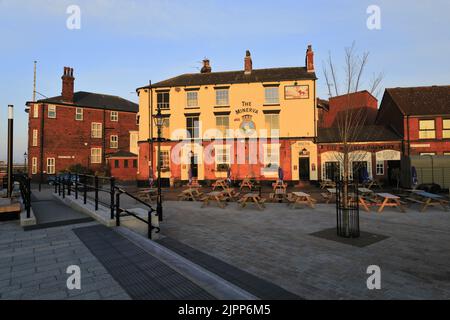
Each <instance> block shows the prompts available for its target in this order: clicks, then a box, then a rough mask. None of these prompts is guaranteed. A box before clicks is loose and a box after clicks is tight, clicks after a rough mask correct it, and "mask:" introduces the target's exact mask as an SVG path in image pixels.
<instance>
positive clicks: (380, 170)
mask: <svg viewBox="0 0 450 320" xmlns="http://www.w3.org/2000/svg"><path fill="white" fill-rule="evenodd" d="M375 174H376V175H377V176H384V161H377V162H376V163H375Z"/></svg>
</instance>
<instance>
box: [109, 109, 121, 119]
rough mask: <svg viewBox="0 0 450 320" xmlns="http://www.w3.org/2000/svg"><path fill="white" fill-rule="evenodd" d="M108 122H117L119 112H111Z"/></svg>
mask: <svg viewBox="0 0 450 320" xmlns="http://www.w3.org/2000/svg"><path fill="white" fill-rule="evenodd" d="M109 120H110V121H111V122H119V111H111V112H110V114H109Z"/></svg>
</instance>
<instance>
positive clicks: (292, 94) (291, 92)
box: [284, 85, 309, 100]
mask: <svg viewBox="0 0 450 320" xmlns="http://www.w3.org/2000/svg"><path fill="white" fill-rule="evenodd" d="M284 98H285V99H286V100H291V99H308V98H309V86H308V85H299V86H285V87H284Z"/></svg>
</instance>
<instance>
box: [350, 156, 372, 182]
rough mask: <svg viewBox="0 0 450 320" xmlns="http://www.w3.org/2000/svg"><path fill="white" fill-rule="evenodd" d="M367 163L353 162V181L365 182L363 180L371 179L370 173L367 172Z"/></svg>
mask: <svg viewBox="0 0 450 320" xmlns="http://www.w3.org/2000/svg"><path fill="white" fill-rule="evenodd" d="M367 167H368V166H367V161H353V162H352V174H353V180H358V181H359V182H363V180H365V179H367V178H369V171H367Z"/></svg>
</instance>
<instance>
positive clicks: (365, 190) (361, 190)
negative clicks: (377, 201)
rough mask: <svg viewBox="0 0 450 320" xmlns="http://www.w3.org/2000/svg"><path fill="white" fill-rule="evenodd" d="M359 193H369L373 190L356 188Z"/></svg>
mask: <svg viewBox="0 0 450 320" xmlns="http://www.w3.org/2000/svg"><path fill="white" fill-rule="evenodd" d="M358 191H359V193H361V194H362V195H371V194H373V193H374V192H373V190H370V189H369V188H358Z"/></svg>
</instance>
